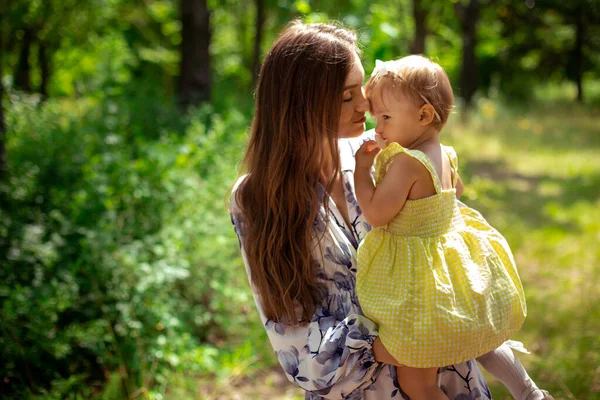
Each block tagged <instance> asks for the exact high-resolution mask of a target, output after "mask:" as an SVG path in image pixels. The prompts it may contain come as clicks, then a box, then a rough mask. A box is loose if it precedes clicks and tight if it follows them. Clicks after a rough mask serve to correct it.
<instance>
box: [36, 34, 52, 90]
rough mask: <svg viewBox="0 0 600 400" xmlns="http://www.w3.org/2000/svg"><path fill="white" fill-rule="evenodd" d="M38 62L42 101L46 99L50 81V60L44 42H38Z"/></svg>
mask: <svg viewBox="0 0 600 400" xmlns="http://www.w3.org/2000/svg"><path fill="white" fill-rule="evenodd" d="M38 61H39V63H40V70H41V82H40V93H41V94H42V99H43V100H45V99H47V98H48V81H49V80H50V60H49V58H48V49H47V45H46V43H44V42H40V44H39V48H38Z"/></svg>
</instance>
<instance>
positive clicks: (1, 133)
mask: <svg viewBox="0 0 600 400" xmlns="http://www.w3.org/2000/svg"><path fill="white" fill-rule="evenodd" d="M3 21H4V14H3V12H2V10H1V9H0V25H2V22H3ZM3 54H4V35H3V32H2V31H0V182H1V181H2V180H3V179H4V171H5V168H6V158H5V157H6V156H5V150H4V141H5V138H6V126H5V125H4V110H3V108H2V98H3V96H4V87H3V86H2V63H3V62H4V60H3V59H2V55H3Z"/></svg>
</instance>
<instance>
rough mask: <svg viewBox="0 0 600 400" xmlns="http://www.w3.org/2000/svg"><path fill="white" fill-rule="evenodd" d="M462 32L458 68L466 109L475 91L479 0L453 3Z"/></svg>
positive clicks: (469, 105)
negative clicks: (460, 56) (460, 59)
mask: <svg viewBox="0 0 600 400" xmlns="http://www.w3.org/2000/svg"><path fill="white" fill-rule="evenodd" d="M454 10H455V12H456V16H457V17H458V20H459V23H460V28H461V32H462V45H463V48H462V65H461V70H460V94H461V97H462V99H463V102H464V107H465V111H468V110H469V109H470V107H471V103H472V101H473V96H474V95H475V92H476V91H477V58H476V55H475V50H476V48H477V22H478V19H479V12H480V10H481V6H480V4H479V0H467V1H464V0H463V1H459V2H457V3H455V4H454Z"/></svg>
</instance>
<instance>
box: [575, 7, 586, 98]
mask: <svg viewBox="0 0 600 400" xmlns="http://www.w3.org/2000/svg"><path fill="white" fill-rule="evenodd" d="M584 29H585V26H584V22H583V10H582V9H581V8H580V9H579V10H577V16H576V17H575V48H574V49H573V57H574V61H575V63H574V64H575V65H574V67H575V68H574V69H575V71H574V72H575V83H576V84H577V102H578V103H583V40H584V34H585V33H584Z"/></svg>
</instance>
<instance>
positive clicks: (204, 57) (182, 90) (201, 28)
mask: <svg viewBox="0 0 600 400" xmlns="http://www.w3.org/2000/svg"><path fill="white" fill-rule="evenodd" d="M180 4H181V10H180V12H181V46H180V51H181V64H180V73H179V84H178V88H179V102H180V105H181V106H182V107H183V108H187V107H189V106H197V105H199V104H200V103H202V102H204V101H208V100H210V90H211V70H210V65H211V63H210V53H209V46H210V12H209V10H208V7H207V5H206V0H181V3H180Z"/></svg>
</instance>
